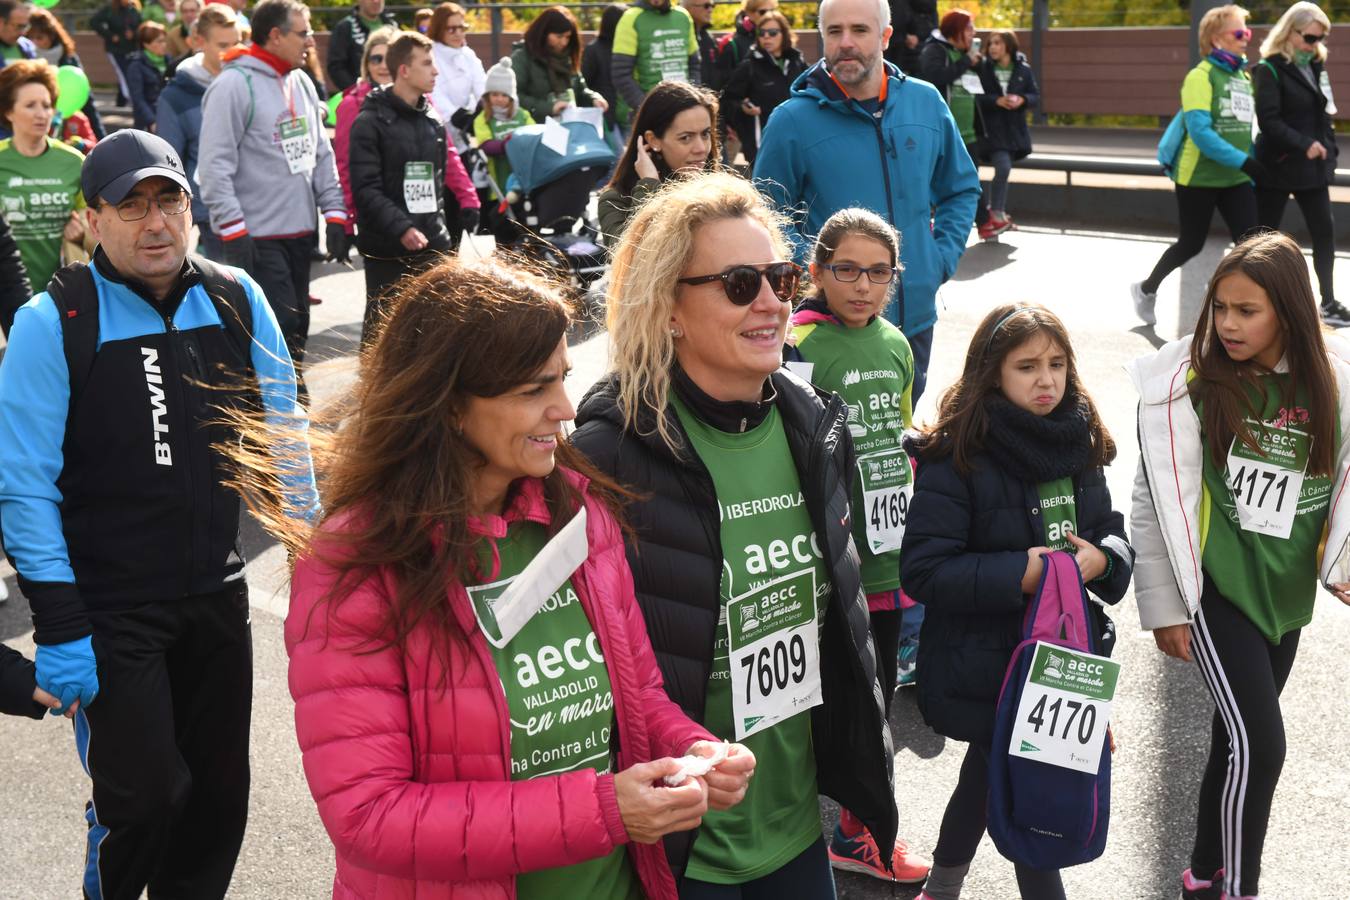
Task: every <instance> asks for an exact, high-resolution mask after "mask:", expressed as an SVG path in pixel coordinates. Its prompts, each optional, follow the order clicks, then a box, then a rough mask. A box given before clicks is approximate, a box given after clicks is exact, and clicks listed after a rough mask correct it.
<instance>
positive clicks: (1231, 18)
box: [1130, 3, 1264, 325]
mask: <svg viewBox="0 0 1350 900" xmlns="http://www.w3.org/2000/svg"><path fill="white" fill-rule="evenodd" d="M1251 37H1252V32H1251V29H1249V28H1248V27H1247V10H1245V9H1243V8H1242V7H1240V6H1235V5H1233V4H1231V3H1230V4H1228V5H1227V6H1220V7H1218V8H1216V9H1211V10H1210V11H1209V12H1207V13H1205V15H1204V16H1203V17H1202V18H1201V19H1200V27H1199V29H1198V38H1197V40H1198V42H1199V44H1200V53H1201V54H1203V56H1204V59H1202V60H1200V64H1199V65H1197V66H1196V67H1195V68H1194V69H1191V71H1190V72H1189V73H1188V74H1187V75H1186V79H1185V81H1183V82H1182V84H1181V111H1180V112H1179V113H1178V114H1177V115H1178V116H1180V117H1182V123H1183V124H1184V127H1185V136H1184V137H1182V138H1181V140H1180V141H1179V142H1177V148H1176V151H1175V153H1173V152H1172V150H1171V145H1170V144H1169V140H1168V138H1169V136H1170V135H1174V134H1175V132H1173V130H1172V128H1170V127H1169V128H1168V133H1167V134H1166V135H1164V136H1163V146H1162V147H1160V148H1159V159H1160V160H1162V162H1163V166H1164V168H1165V169H1166V170H1167V174H1168V176H1169V177H1170V178H1171V179H1172V180H1173V181H1174V182H1176V195H1177V219H1178V222H1177V224H1178V230H1179V232H1180V233H1179V235H1178V236H1177V242H1176V243H1175V244H1173V245H1172V246H1170V247H1168V248H1167V250H1166V251H1165V252H1164V253H1163V255H1162V257H1161V258H1160V259H1159V260H1158V262H1157V264H1156V265H1155V266H1154V267H1153V271H1152V272H1150V273H1149V276H1148V277H1147V278H1145V279H1144V280H1143V281H1138V282H1135V283H1134V284H1132V285H1130V296H1131V299H1132V300H1133V301H1134V311H1135V314H1136V315H1138V316H1139V318H1140V319H1141V320H1142V321H1143V322H1144V324H1146V325H1153V324H1155V323H1157V321H1158V316H1157V312H1156V306H1157V303H1158V287H1159V286H1160V285H1161V284H1162V282H1163V279H1164V278H1166V277H1167V276H1168V275H1170V274H1172V272H1173V271H1175V270H1177V269H1179V268H1181V266H1182V264H1184V263H1185V262H1186V261H1187V260H1188V259H1190V258H1191V257H1193V256H1195V255H1196V254H1197V253H1199V252H1200V251H1201V250H1203V249H1204V248H1205V240H1206V238H1207V237H1208V236H1209V222H1210V219H1212V218H1213V217H1214V210H1215V209H1218V211H1219V215H1221V216H1223V220H1224V223H1225V224H1226V225H1227V226H1228V233H1229V234H1230V235H1231V236H1232V238H1233V243H1235V244H1236V243H1238V242H1239V241H1241V240H1242V238H1243V237H1244V236H1245V235H1246V234H1247V232H1249V231H1250V230H1251V229H1253V228H1255V227H1256V192H1255V191H1254V190H1252V182H1253V181H1254V180H1260V179H1261V177H1262V176H1263V175H1264V166H1262V165H1261V164H1260V163H1259V162H1257V161H1256V159H1254V158H1253V157H1252V156H1251V155H1250V153H1251V147H1252V121H1253V120H1254V119H1255V118H1256V110H1255V104H1254V101H1253V99H1252V82H1251V78H1250V77H1249V76H1248V75H1247V72H1246V67H1247V58H1246V57H1245V56H1244V55H1243V54H1244V53H1245V52H1246V50H1247V42H1248V41H1250V40H1251ZM1163 156H1167V157H1169V158H1168V159H1162V157H1163Z"/></svg>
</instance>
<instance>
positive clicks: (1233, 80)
mask: <svg viewBox="0 0 1350 900" xmlns="http://www.w3.org/2000/svg"><path fill="white" fill-rule="evenodd" d="M1181 110H1182V113H1183V114H1184V113H1187V112H1191V111H1194V110H1204V111H1205V112H1207V113H1209V117H1210V121H1212V122H1213V124H1214V130H1215V132H1217V133H1218V135H1219V137H1221V138H1223V139H1224V140H1225V141H1227V142H1228V143H1230V144H1232V145H1233V146H1234V147H1236V148H1237V149H1239V150H1241V151H1242V152H1243V153H1247V152H1248V151H1250V150H1251V146H1252V121H1253V119H1254V118H1255V112H1254V110H1255V106H1254V102H1253V99H1252V80H1251V78H1249V77H1248V76H1247V73H1246V72H1229V71H1228V70H1227V69H1225V68H1223V67H1222V66H1216V65H1215V64H1214V63H1213V62H1211V61H1210V60H1208V59H1205V60H1201V61H1200V65H1198V66H1196V67H1195V68H1194V69H1191V71H1190V73H1189V74H1187V76H1186V80H1185V81H1183V82H1182V83H1181ZM1248 180H1249V179H1248V178H1247V176H1246V175H1244V174H1243V173H1242V170H1241V169H1233V168H1229V167H1228V166H1225V165H1222V164H1220V163H1217V162H1215V161H1214V160H1212V159H1210V158H1209V157H1208V156H1205V155H1204V154H1202V153H1201V152H1200V148H1199V147H1198V146H1196V144H1195V141H1193V140H1191V136H1190V135H1189V134H1187V135H1186V140H1185V141H1184V142H1183V143H1182V145H1181V155H1180V157H1179V158H1178V159H1177V184H1180V185H1184V186H1186V187H1207V188H1226V187H1233V186H1235V185H1239V184H1245V183H1246V182H1247V181H1248Z"/></svg>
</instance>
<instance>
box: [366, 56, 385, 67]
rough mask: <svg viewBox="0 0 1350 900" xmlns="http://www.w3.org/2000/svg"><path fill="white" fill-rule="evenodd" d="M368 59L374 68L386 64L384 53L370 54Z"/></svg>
mask: <svg viewBox="0 0 1350 900" xmlns="http://www.w3.org/2000/svg"><path fill="white" fill-rule="evenodd" d="M367 59H369V60H370V64H371V65H372V66H378V65H381V64H383V63H384V54H383V53H372V54H370V56H369V57H367Z"/></svg>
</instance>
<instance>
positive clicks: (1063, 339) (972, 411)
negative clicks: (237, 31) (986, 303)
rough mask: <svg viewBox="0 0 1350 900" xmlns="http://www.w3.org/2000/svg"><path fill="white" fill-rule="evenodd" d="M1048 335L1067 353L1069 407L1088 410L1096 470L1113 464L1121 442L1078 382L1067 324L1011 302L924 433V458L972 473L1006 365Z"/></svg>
mask: <svg viewBox="0 0 1350 900" xmlns="http://www.w3.org/2000/svg"><path fill="white" fill-rule="evenodd" d="M1037 335H1044V336H1045V337H1048V338H1049V339H1050V340H1051V341H1053V342H1054V343H1055V344H1056V345H1057V346H1058V347H1059V348H1060V349H1061V350H1063V351H1064V362H1065V366H1066V371H1065V375H1064V397H1063V399H1061V400H1060V406H1063V405H1064V404H1065V403H1082V404H1083V406H1084V408H1085V409H1086V411H1087V417H1088V433H1089V436H1090V440H1091V441H1092V456H1091V457H1090V460H1089V465H1091V466H1106V465H1110V463H1111V460H1113V459H1115V458H1116V442H1115V441H1114V440H1112V438H1111V433H1110V432H1109V431H1107V430H1106V425H1105V424H1103V423H1102V419H1101V416H1100V415H1099V414H1098V413H1097V406H1096V404H1094V403H1093V402H1092V398H1091V397H1090V396H1088V392H1087V390H1086V389H1085V388H1084V387H1083V382H1082V381H1081V380H1080V379H1079V377H1078V362H1077V360H1076V359H1075V358H1074V354H1073V344H1072V343H1071V342H1070V341H1069V331H1068V329H1066V328H1065V327H1064V323H1063V322H1061V321H1060V320H1059V316H1056V315H1055V314H1054V313H1052V312H1051V311H1050V310H1048V309H1046V308H1045V307H1044V306H1041V305H1040V304H1039V303H1021V304H1014V303H1008V304H1005V305H1003V306H999V307H995V308H994V309H993V310H991V311H990V313H989V315H987V316H985V317H984V321H983V322H981V323H980V326H979V327H978V328H976V329H975V336H974V337H972V338H971V339H970V348H969V349H968V350H967V351H966V364H965V368H964V369H962V371H961V377H960V378H958V379H957V380H956V383H955V384H953V385H952V386H951V387H949V388H947V391H946V393H944V394H943V395H942V399H941V400H940V401H938V418H937V422H936V423H935V424H933V425H931V426H929V427H928V428H925V429H924V430H923V434H922V436H921V438H920V440H919V448H920V449H919V453H920V456H922V457H923V458H924V459H941V458H944V457H947V456H952V457H954V458H955V464H956V470H957V471H958V472H960V473H961V474H963V475H966V474H969V473H970V471H971V461H972V460H973V458H974V457H975V455H976V454H978V453H979V452H981V451H982V450H984V449H985V439H986V438H987V437H988V435H989V414H988V413H987V412H986V411H985V405H984V401H985V398H986V397H988V396H990V395H991V394H996V393H998V392H999V387H998V382H999V373H1000V371H1001V370H1002V368H1003V360H1004V359H1006V358H1007V356H1008V354H1009V353H1012V352H1013V351H1014V350H1016V349H1017V348H1018V347H1020V346H1022V345H1023V344H1025V343H1026V342H1027V341H1029V340H1031V339H1032V338H1034V337H1036V336H1037Z"/></svg>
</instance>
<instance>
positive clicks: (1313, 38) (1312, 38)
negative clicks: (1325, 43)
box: [1299, 32, 1326, 44]
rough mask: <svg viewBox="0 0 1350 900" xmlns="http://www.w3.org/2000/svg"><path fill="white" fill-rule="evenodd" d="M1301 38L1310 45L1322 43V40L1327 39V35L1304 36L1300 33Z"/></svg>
mask: <svg viewBox="0 0 1350 900" xmlns="http://www.w3.org/2000/svg"><path fill="white" fill-rule="evenodd" d="M1299 37H1301V38H1303V39H1304V40H1305V41H1307V42H1308V43H1310V44H1315V43H1317V42H1318V41H1320V40H1321V39H1322V38H1324V37H1326V35H1325V34H1303V33H1302V32H1300V33H1299Z"/></svg>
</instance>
